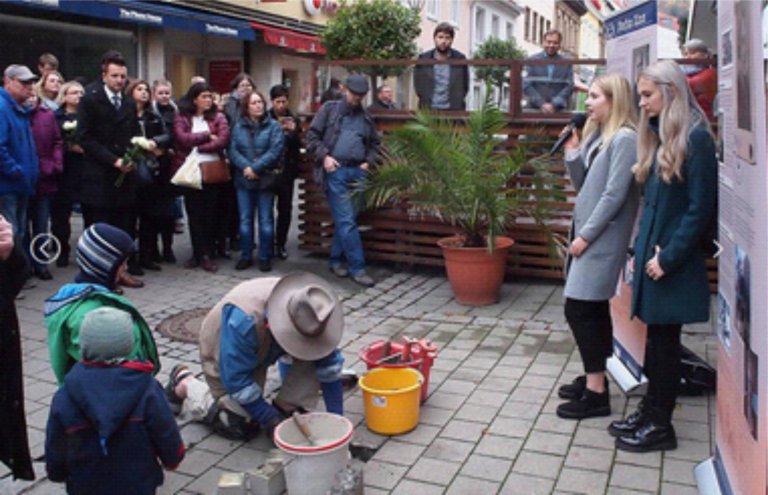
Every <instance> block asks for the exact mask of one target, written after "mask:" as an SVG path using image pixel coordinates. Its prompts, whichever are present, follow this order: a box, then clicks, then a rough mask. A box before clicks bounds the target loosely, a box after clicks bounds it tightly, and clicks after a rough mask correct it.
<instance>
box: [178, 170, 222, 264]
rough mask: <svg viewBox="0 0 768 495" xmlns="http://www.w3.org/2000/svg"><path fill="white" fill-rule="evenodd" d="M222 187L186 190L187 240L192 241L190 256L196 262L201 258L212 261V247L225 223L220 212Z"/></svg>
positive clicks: (211, 186)
mask: <svg viewBox="0 0 768 495" xmlns="http://www.w3.org/2000/svg"><path fill="white" fill-rule="evenodd" d="M225 200H226V198H225V197H224V187H223V186H222V185H220V184H206V185H204V186H203V189H202V190H197V189H186V190H185V191H184V207H185V208H186V209H187V218H188V220H189V238H190V240H191V241H192V256H193V257H194V259H195V260H197V261H198V262H199V261H200V260H201V259H202V257H203V256H208V257H209V258H211V259H213V256H214V246H215V242H216V240H217V237H218V236H219V235H220V233H221V231H222V229H221V225H222V223H223V222H224V221H225V220H224V217H223V216H222V211H223V210H225V208H226V206H225V205H224V204H223V201H225Z"/></svg>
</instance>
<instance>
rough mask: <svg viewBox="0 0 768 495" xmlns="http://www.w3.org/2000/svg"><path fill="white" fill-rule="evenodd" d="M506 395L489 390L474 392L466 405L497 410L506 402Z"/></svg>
mask: <svg viewBox="0 0 768 495" xmlns="http://www.w3.org/2000/svg"><path fill="white" fill-rule="evenodd" d="M507 397H509V395H508V394H506V393H504V392H493V391H489V390H475V391H474V392H472V395H470V396H469V398H468V399H467V402H466V404H473V405H480V406H482V407H488V408H498V407H500V406H501V405H503V404H504V402H506V400H507Z"/></svg>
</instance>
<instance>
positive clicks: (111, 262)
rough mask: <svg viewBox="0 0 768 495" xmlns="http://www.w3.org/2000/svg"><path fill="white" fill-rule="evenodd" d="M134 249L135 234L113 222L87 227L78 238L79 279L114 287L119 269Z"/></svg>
mask: <svg viewBox="0 0 768 495" xmlns="http://www.w3.org/2000/svg"><path fill="white" fill-rule="evenodd" d="M134 251H135V246H134V243H133V239H131V236H129V235H128V234H126V233H125V232H124V231H122V230H120V229H118V228H117V227H113V226H112V225H108V224H106V223H95V224H93V225H91V226H90V227H88V228H87V229H85V231H83V235H81V236H80V240H79V241H77V266H78V268H80V273H79V274H78V276H77V278H76V280H77V281H78V282H94V283H97V284H101V285H104V286H106V287H107V288H109V289H114V287H115V276H116V274H117V269H118V268H119V267H120V265H122V264H123V261H125V259H126V258H128V256H130V255H131V254H133V253H134Z"/></svg>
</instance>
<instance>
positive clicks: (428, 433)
mask: <svg viewBox="0 0 768 495" xmlns="http://www.w3.org/2000/svg"><path fill="white" fill-rule="evenodd" d="M438 433H440V428H438V427H437V426H432V425H419V427H418V428H416V429H414V430H412V431H410V432H408V433H405V434H403V435H399V436H398V437H397V438H398V439H400V440H402V441H403V442H411V443H417V444H420V445H429V444H430V443H432V440H434V439H435V437H437V435H438Z"/></svg>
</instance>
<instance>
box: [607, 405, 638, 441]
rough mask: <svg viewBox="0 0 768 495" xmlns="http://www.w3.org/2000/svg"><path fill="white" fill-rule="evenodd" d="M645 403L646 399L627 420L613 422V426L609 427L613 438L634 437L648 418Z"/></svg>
mask: <svg viewBox="0 0 768 495" xmlns="http://www.w3.org/2000/svg"><path fill="white" fill-rule="evenodd" d="M645 401H646V399H643V400H641V401H640V404H639V405H638V406H637V410H636V411H635V412H633V413H632V414H630V415H629V416H627V417H626V418H624V419H620V420H617V421H612V422H611V424H609V425H608V433H609V434H610V435H611V436H612V437H626V436H631V435H633V434H634V433H635V431H637V429H638V428H639V427H640V425H642V424H643V423H644V422H645V419H646V416H647V414H646V412H645Z"/></svg>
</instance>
